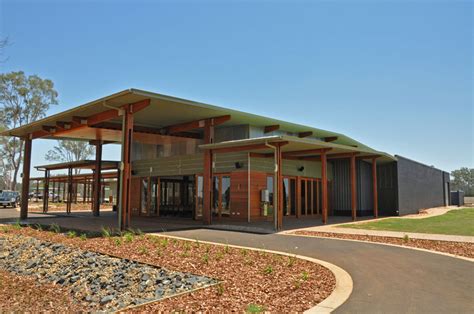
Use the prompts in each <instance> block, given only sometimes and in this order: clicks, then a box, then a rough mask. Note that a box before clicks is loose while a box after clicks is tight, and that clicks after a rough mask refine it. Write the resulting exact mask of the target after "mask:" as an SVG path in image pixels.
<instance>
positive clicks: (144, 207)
mask: <svg viewBox="0 0 474 314" xmlns="http://www.w3.org/2000/svg"><path fill="white" fill-rule="evenodd" d="M147 202H148V178H144V179H142V197H141V206H140V213H142V214H146V212H147Z"/></svg>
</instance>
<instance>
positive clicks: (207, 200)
mask: <svg viewBox="0 0 474 314" xmlns="http://www.w3.org/2000/svg"><path fill="white" fill-rule="evenodd" d="M213 142H214V126H213V125H212V121H211V120H206V122H205V125H204V143H205V144H210V143H213ZM212 170H213V169H212V151H211V150H209V149H206V150H205V151H204V173H203V198H204V199H203V209H202V220H203V223H204V224H208V225H210V224H211V223H212V187H211V185H212V177H213V173H212V172H213V171H212Z"/></svg>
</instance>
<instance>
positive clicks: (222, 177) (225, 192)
mask: <svg viewBox="0 0 474 314" xmlns="http://www.w3.org/2000/svg"><path fill="white" fill-rule="evenodd" d="M230 185H231V182H230V175H228V174H216V175H214V179H213V184H212V186H213V193H212V195H213V196H212V199H213V202H212V205H213V206H212V214H213V215H214V216H218V217H219V218H221V217H222V216H225V217H230V209H231V207H230V206H231V204H230Z"/></svg>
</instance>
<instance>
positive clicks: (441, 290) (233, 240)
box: [166, 229, 474, 313]
mask: <svg viewBox="0 0 474 314" xmlns="http://www.w3.org/2000/svg"><path fill="white" fill-rule="evenodd" d="M166 234H169V235H174V236H180V237H186V238H190V239H199V240H203V241H214V242H220V243H229V244H234V245H242V246H251V247H257V248H266V249H270V250H278V251H284V252H289V253H295V254H300V255H306V256H310V257H314V258H318V259H321V260H325V261H328V262H330V263H333V264H336V265H338V266H340V267H342V268H344V269H345V270H346V271H347V272H348V273H349V274H350V275H351V276H352V279H353V281H354V290H353V292H352V295H351V297H350V298H349V300H347V302H346V303H344V304H343V305H342V306H341V307H340V308H339V309H338V310H337V311H336V313H474V263H472V262H469V261H465V260H460V259H455V258H452V257H448V256H442V255H438V254H432V253H427V252H421V251H415V250H410V249H404V248H398V247H389V246H383V245H377V244H370V243H359V242H352V241H341V240H334V239H319V238H308V237H295V236H285V235H278V234H269V235H256V234H249V233H239V232H231V231H220V230H206V229H196V230H185V231H173V232H166Z"/></svg>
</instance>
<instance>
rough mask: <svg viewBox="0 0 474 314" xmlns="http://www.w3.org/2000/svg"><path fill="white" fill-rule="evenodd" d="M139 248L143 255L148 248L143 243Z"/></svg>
mask: <svg viewBox="0 0 474 314" xmlns="http://www.w3.org/2000/svg"><path fill="white" fill-rule="evenodd" d="M139 250H140V254H142V255H145V254H147V253H148V249H147V248H146V246H144V245H143V246H141V247H140V249H139Z"/></svg>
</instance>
